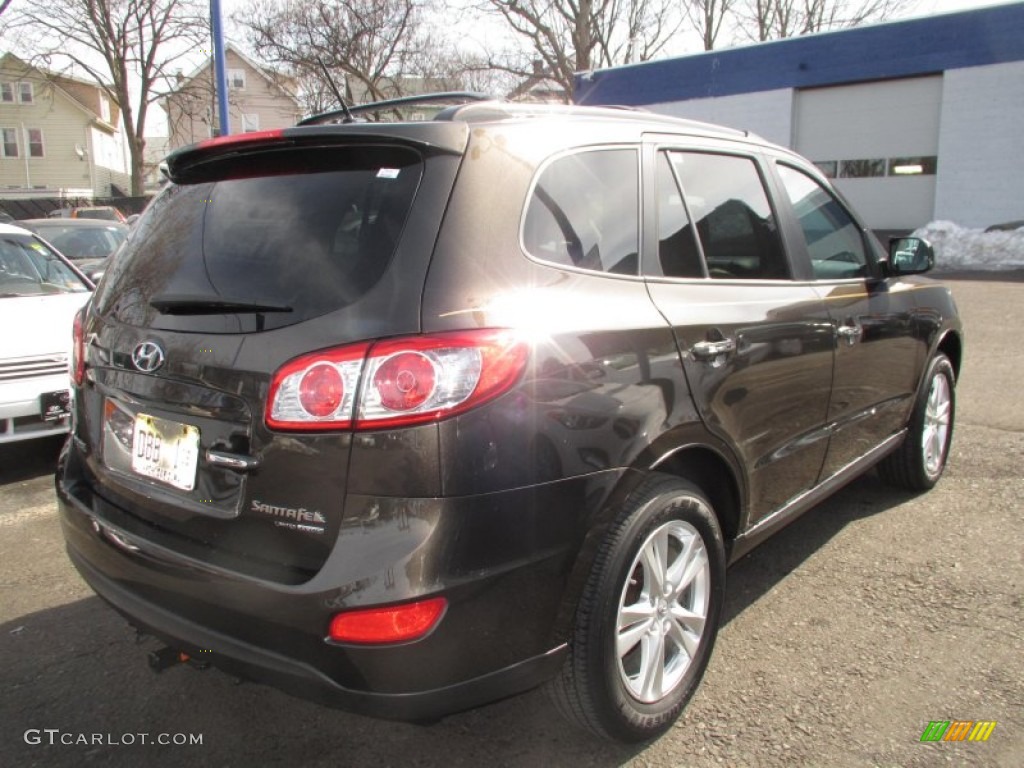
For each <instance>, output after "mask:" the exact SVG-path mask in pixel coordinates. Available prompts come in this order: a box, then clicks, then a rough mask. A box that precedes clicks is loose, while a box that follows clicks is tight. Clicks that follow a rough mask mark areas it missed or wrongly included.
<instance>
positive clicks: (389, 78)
mask: <svg viewBox="0 0 1024 768" xmlns="http://www.w3.org/2000/svg"><path fill="white" fill-rule="evenodd" d="M430 2H431V0H285V2H278V1H277V0H253V2H252V3H251V4H250V5H249V6H248V7H246V8H245V9H244V10H242V11H241V12H239V13H237V14H236V15H235V16H234V20H235V22H236V23H238V24H239V25H241V26H242V28H243V29H244V30H245V35H246V37H247V39H248V41H249V43H250V44H251V45H252V47H253V48H254V49H255V51H256V53H257V54H258V55H259V56H260V57H262V58H263V59H264V60H266V61H268V62H271V63H274V64H278V65H282V66H284V67H286V68H287V69H288V70H289V71H291V72H292V73H293V74H294V75H295V76H296V77H297V78H299V79H300V81H302V83H303V84H304V86H305V88H306V91H305V97H306V100H307V105H306V106H307V107H309V108H311V111H313V109H323V108H325V107H329V106H339V105H340V102H341V101H342V100H344V101H345V102H347V103H352V101H353V100H365V99H373V100H377V99H383V98H388V97H391V96H400V95H402V93H403V80H404V78H406V77H408V76H410V75H418V74H420V72H419V69H420V68H419V67H418V59H419V57H420V56H421V55H422V53H423V52H424V51H425V50H426V48H427V45H426V38H425V36H424V34H423V15H424V11H425V10H426V9H427V7H428V4H429V3H430Z"/></svg>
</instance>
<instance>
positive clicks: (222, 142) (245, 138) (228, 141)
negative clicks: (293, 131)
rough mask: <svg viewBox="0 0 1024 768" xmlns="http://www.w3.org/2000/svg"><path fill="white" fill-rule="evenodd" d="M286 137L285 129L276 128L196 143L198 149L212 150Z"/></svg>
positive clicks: (218, 137)
mask: <svg viewBox="0 0 1024 768" xmlns="http://www.w3.org/2000/svg"><path fill="white" fill-rule="evenodd" d="M283 136H284V129H282V128H275V129H273V130H269V131H250V132H249V133H232V134H229V135H228V136H215V137H214V138H212V139H203V140H202V141H200V142H197V143H196V149H212V148H213V147H225V146H230V145H233V144H255V143H257V142H260V141H273V140H275V139H280V138H282V137H283Z"/></svg>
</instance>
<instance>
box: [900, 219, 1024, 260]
mask: <svg viewBox="0 0 1024 768" xmlns="http://www.w3.org/2000/svg"><path fill="white" fill-rule="evenodd" d="M913 236H914V237H922V238H924V239H925V240H927V241H928V242H929V243H931V244H932V247H933V248H934V249H935V268H936V270H941V271H950V270H960V269H985V270H1000V269H1021V268H1024V228H1021V229H1016V230H1013V231H1010V232H985V231H983V230H980V229H967V228H966V227H961V226H959V225H957V224H954V223H953V222H952V221H933V222H931V223H929V224H926V225H925V226H923V227H921V228H920V229H917V230H915V231H914V234H913Z"/></svg>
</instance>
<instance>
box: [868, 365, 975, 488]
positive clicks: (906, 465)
mask: <svg viewBox="0 0 1024 768" xmlns="http://www.w3.org/2000/svg"><path fill="white" fill-rule="evenodd" d="M955 416H956V374H955V373H954V372H953V366H952V364H951V363H950V362H949V358H948V357H946V356H945V355H944V354H942V353H941V352H940V353H939V354H937V355H935V357H933V358H932V361H931V362H930V363H929V364H928V370H927V371H926V372H925V378H924V386H923V387H922V388H921V392H920V393H919V394H918V396H917V402H916V403H915V404H914V411H913V413H912V414H911V416H910V422H909V424H908V425H907V426H908V431H907V437H906V439H905V440H904V441H903V444H902V445H901V446H900V447H899V448H897V449H896V450H895V451H893V452H892V453H890V454H889V455H888V456H886V457H885V458H884V459H882V461H881V462H880V463H879V465H878V473H879V474H880V475H881V476H882V479H883V480H885V482H887V483H889V484H890V485H895V486H897V487H899V488H905V489H907V490H910V491H927V490H929V489H930V488H932V487H933V486H934V485H935V483H937V482H938V481H939V478H940V477H942V471H943V470H944V469H945V468H946V461H947V460H948V459H949V446H950V443H951V442H952V440H953V422H954V419H955Z"/></svg>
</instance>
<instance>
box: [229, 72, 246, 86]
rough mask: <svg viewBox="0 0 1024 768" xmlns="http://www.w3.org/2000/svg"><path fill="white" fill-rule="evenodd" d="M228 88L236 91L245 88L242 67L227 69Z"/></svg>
mask: <svg viewBox="0 0 1024 768" xmlns="http://www.w3.org/2000/svg"><path fill="white" fill-rule="evenodd" d="M228 88H231V89H232V90H236V91H242V90H245V70H244V69H229V70H228Z"/></svg>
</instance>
